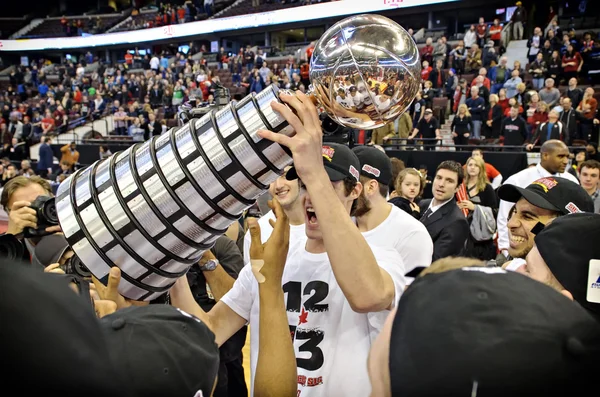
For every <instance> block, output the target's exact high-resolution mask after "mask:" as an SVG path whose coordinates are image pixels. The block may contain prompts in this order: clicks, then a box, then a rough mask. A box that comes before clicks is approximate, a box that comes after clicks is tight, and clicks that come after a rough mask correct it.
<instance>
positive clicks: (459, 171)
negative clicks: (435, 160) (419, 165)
mask: <svg viewBox="0 0 600 397" xmlns="http://www.w3.org/2000/svg"><path fill="white" fill-rule="evenodd" d="M439 170H448V171H452V172H456V175H457V176H458V184H457V185H460V184H461V183H462V181H463V178H464V174H463V167H462V165H460V163H458V162H456V161H453V160H446V161H442V162H441V163H440V165H438V166H437V168H436V170H435V173H436V174H437V173H438V171H439Z"/></svg>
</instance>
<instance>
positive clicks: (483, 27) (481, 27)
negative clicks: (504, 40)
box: [475, 17, 493, 47]
mask: <svg viewBox="0 0 600 397" xmlns="http://www.w3.org/2000/svg"><path fill="white" fill-rule="evenodd" d="M475 30H476V32H477V44H478V45H479V47H483V46H484V45H485V42H486V40H485V38H486V36H487V31H488V26H487V24H486V23H485V19H483V17H481V18H479V24H478V25H477V28H476V29H475ZM492 47H493V43H492Z"/></svg>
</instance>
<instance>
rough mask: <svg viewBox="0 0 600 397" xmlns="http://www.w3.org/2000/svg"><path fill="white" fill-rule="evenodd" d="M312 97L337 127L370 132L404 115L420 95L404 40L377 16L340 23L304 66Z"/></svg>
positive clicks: (414, 59) (416, 69)
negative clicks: (310, 85)
mask: <svg viewBox="0 0 600 397" xmlns="http://www.w3.org/2000/svg"><path fill="white" fill-rule="evenodd" d="M310 80H311V83H312V93H313V95H315V97H316V99H317V101H318V103H319V104H320V105H321V106H322V107H323V109H324V111H325V112H326V113H327V114H328V115H329V116H330V117H331V118H332V119H333V120H334V121H336V122H337V123H339V124H341V125H344V126H347V127H350V128H357V129H364V130H370V129H374V128H378V127H381V126H382V125H384V124H387V123H388V122H391V121H393V120H394V119H396V118H397V117H398V116H400V115H401V114H402V113H404V112H405V111H406V110H407V109H408V107H409V106H410V104H411V103H412V101H413V100H414V98H415V96H416V95H417V92H418V90H419V89H420V84H421V62H420V58H419V51H418V49H417V45H416V44H415V42H414V40H413V38H412V37H411V36H410V34H409V33H408V32H407V31H406V30H404V28H402V26H400V25H398V24H397V23H396V22H394V21H392V20H391V19H388V18H386V17H383V16H380V15H369V14H365V15H356V16H352V17H349V18H346V19H344V20H342V21H340V22H338V23H336V24H335V25H333V26H332V27H331V28H329V29H328V30H327V31H326V32H325V34H324V35H323V36H322V37H321V38H320V39H319V41H318V42H317V43H316V45H315V49H314V52H313V55H312V59H311V61H310Z"/></svg>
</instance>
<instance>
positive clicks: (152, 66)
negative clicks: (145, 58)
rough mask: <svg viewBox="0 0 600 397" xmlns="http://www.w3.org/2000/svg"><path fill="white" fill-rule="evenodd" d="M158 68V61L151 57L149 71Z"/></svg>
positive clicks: (156, 58)
mask: <svg viewBox="0 0 600 397" xmlns="http://www.w3.org/2000/svg"><path fill="white" fill-rule="evenodd" d="M159 66H160V59H158V57H152V59H150V69H158V67H159Z"/></svg>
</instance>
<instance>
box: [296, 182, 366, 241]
mask: <svg viewBox="0 0 600 397" xmlns="http://www.w3.org/2000/svg"><path fill="white" fill-rule="evenodd" d="M331 185H332V186H333V189H334V190H335V193H336V195H337V196H338V199H339V200H340V202H341V203H342V204H343V205H344V208H346V211H347V212H348V215H350V210H351V209H352V203H353V202H354V200H356V199H357V198H358V196H359V195H360V193H361V191H362V185H361V184H360V183H359V182H357V183H356V186H355V187H354V190H352V192H351V193H350V194H349V195H346V191H345V188H344V182H343V181H339V182H331ZM301 194H302V196H301V200H302V203H303V205H304V217H305V218H304V225H305V229H306V237H308V238H309V239H312V240H322V239H323V234H322V233H321V229H320V227H319V219H318V216H317V213H316V212H315V210H314V207H313V205H312V202H311V200H310V196H309V194H308V192H307V191H306V189H302V193H301Z"/></svg>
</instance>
